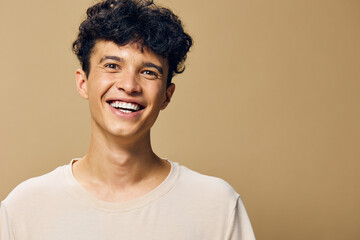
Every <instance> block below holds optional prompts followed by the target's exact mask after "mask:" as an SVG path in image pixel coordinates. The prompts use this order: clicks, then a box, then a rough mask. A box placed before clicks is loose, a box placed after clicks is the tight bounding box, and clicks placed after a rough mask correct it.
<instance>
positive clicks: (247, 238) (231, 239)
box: [225, 196, 255, 240]
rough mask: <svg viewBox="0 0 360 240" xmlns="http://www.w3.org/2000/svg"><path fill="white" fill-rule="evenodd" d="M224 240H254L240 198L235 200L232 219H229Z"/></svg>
mask: <svg viewBox="0 0 360 240" xmlns="http://www.w3.org/2000/svg"><path fill="white" fill-rule="evenodd" d="M225 239H226V240H255V235H254V231H253V229H252V227H251V223H250V220H249V217H248V215H247V212H246V209H245V206H244V204H243V203H242V201H241V198H240V196H239V197H238V199H237V203H236V206H235V208H234V211H233V214H232V217H231V219H230V224H229V228H228V231H227V237H226V238H225Z"/></svg>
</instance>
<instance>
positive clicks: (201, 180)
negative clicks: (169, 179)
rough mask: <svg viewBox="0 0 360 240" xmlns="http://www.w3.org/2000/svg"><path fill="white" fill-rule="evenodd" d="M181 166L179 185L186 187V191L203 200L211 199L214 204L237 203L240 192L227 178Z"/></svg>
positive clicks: (230, 204)
mask: <svg viewBox="0 0 360 240" xmlns="http://www.w3.org/2000/svg"><path fill="white" fill-rule="evenodd" d="M180 168H181V176H180V178H179V187H181V188H184V192H186V193H188V194H190V195H192V196H197V197H198V198H199V199H201V200H205V199H208V200H209V199H211V201H213V203H214V204H225V205H228V206H235V205H236V202H237V200H238V198H239V194H238V193H237V192H236V191H235V190H234V188H233V187H232V186H231V185H230V184H229V183H227V182H226V181H225V180H223V179H221V178H218V177H213V176H208V175H204V174H201V173H198V172H196V171H193V170H191V169H189V168H187V167H184V166H181V167H180ZM185 189H186V190H185Z"/></svg>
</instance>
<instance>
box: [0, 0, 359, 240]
mask: <svg viewBox="0 0 360 240" xmlns="http://www.w3.org/2000/svg"><path fill="white" fill-rule="evenodd" d="M92 2H93V1H89V0H82V1H80V0H76V1H73V0H63V1H46V0H32V1H27V0H18V1H4V0H1V2H0V27H1V38H0V43H1V57H0V76H1V88H0V89H1V94H0V109H1V118H0V121H1V124H0V131H1V135H0V153H1V160H0V199H3V198H5V197H6V195H7V194H8V193H9V192H10V191H11V189H13V188H14V187H15V186H16V185H17V184H19V183H20V182H21V181H23V180H25V179H27V178H30V177H32V176H36V175H40V174H43V173H46V172H48V171H50V170H52V169H54V168H55V167H56V166H58V165H63V164H67V163H68V162H69V161H70V159H71V158H73V157H81V156H82V155H83V154H85V153H86V151H87V144H88V137H89V114H88V109H87V103H86V101H83V100H82V99H80V97H78V95H77V93H76V91H75V80H74V72H75V69H76V68H77V67H78V63H77V60H76V58H75V57H74V56H73V54H72V53H71V48H70V46H71V43H72V41H73V40H74V38H75V35H76V31H77V27H78V25H79V23H80V21H81V20H82V19H83V17H84V12H85V9H86V8H87V7H88V6H89V5H90V4H91V3H92ZM160 3H162V4H163V5H166V6H169V7H171V8H172V9H173V10H174V11H175V12H176V13H177V14H178V15H180V16H181V17H182V19H183V22H184V24H185V27H186V29H187V30H188V32H190V33H191V34H192V36H193V37H194V40H195V46H194V47H193V49H192V50H191V53H190V54H189V57H188V61H187V69H186V71H185V73H184V74H182V75H179V76H178V77H176V78H175V79H174V81H175V83H176V84H177V90H176V93H175V96H174V99H173V102H172V103H171V105H170V106H169V108H168V109H167V110H166V111H164V112H163V113H162V114H161V115H160V118H159V120H158V122H157V124H156V125H155V127H154V131H153V142H154V148H155V150H156V151H157V152H158V153H159V154H160V155H161V156H163V157H168V158H170V159H172V160H173V161H178V162H180V163H182V164H185V165H187V166H189V167H191V168H193V169H194V170H197V171H200V172H202V173H205V174H210V175H215V176H218V177H221V178H224V179H225V180H227V181H228V182H230V183H231V184H232V185H233V186H234V188H235V189H236V190H237V191H238V192H239V193H240V194H241V195H242V198H243V200H244V202H245V205H246V207H247V209H248V213H249V215H250V218H251V220H252V223H253V227H254V230H255V233H256V235H257V238H258V239H267V240H279V239H284V240H285V239H292V240H297V239H317V240H318V239H326V240H331V239H349V240H350V239H354V240H355V239H360V190H359V189H360V176H359V171H360V162H359V160H360V147H359V145H360V126H359V122H360V105H359V103H360V94H359V93H360V81H359V80H360V70H359V69H360V1H359V0H271V1H268V0H222V1H215V0H213V1H205V0H196V1H193V0H181V1H180V0H162V1H160Z"/></svg>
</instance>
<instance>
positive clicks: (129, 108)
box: [108, 101, 144, 113]
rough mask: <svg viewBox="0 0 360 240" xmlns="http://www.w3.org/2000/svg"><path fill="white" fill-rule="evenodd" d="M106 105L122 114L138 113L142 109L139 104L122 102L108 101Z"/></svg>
mask: <svg viewBox="0 0 360 240" xmlns="http://www.w3.org/2000/svg"><path fill="white" fill-rule="evenodd" d="M108 103H109V104H110V106H112V107H113V108H116V109H118V110H119V111H120V112H123V113H132V112H138V111H140V110H142V109H143V108H144V107H143V106H141V105H140V104H137V103H129V102H123V101H109V102H108Z"/></svg>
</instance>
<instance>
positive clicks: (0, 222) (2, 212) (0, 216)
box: [0, 203, 15, 240]
mask: <svg viewBox="0 0 360 240" xmlns="http://www.w3.org/2000/svg"><path fill="white" fill-rule="evenodd" d="M0 239H1V240H14V239H15V238H14V236H13V234H12V230H11V226H10V221H9V216H8V213H7V211H6V208H5V205H4V204H3V203H1V205H0Z"/></svg>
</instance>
